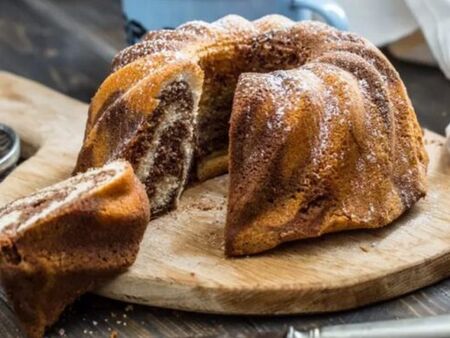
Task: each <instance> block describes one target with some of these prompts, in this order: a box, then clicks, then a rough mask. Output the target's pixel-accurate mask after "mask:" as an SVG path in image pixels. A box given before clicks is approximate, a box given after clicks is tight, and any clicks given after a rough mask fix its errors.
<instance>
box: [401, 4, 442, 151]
mask: <svg viewBox="0 0 450 338" xmlns="http://www.w3.org/2000/svg"><path fill="white" fill-rule="evenodd" d="M406 3H407V5H408V6H409V8H410V9H411V12H413V14H414V16H415V17H416V20H417V22H418V23H419V25H420V28H421V29H422V32H423V34H424V35H425V38H426V40H427V43H428V46H429V47H430V49H431V51H432V53H433V55H434V58H435V59H436V61H437V63H438V64H439V67H440V68H441V69H442V71H443V72H444V74H445V76H446V77H447V78H448V79H450V0H433V1H430V0H406ZM448 94H450V93H447V95H448ZM445 133H446V135H447V142H446V143H447V144H446V147H447V150H448V151H449V152H450V124H449V125H448V126H447V128H446V129H445Z"/></svg>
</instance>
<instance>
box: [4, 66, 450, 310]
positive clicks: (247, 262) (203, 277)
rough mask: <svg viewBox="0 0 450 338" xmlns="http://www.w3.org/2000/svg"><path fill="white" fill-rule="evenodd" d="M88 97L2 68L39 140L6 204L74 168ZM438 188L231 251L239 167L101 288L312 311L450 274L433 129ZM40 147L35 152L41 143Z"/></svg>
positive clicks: (440, 154)
mask: <svg viewBox="0 0 450 338" xmlns="http://www.w3.org/2000/svg"><path fill="white" fill-rule="evenodd" d="M85 111H87V107H86V105H84V104H82V103H79V102H76V101H74V100H72V99H69V98H66V97H64V96H62V95H61V94H58V93H55V92H53V91H51V90H49V89H46V88H44V87H42V86H40V85H38V84H36V83H33V82H31V81H28V80H24V79H21V78H18V77H16V76H13V75H10V74H6V73H3V74H0V122H4V123H7V124H9V125H11V126H12V127H13V128H15V129H16V130H18V132H19V133H20V135H21V137H22V139H23V140H24V145H25V149H34V150H37V149H39V151H38V152H36V153H35V155H34V156H33V157H31V158H30V159H29V160H27V161H25V162H24V163H23V164H22V165H21V166H20V167H18V168H17V169H16V170H15V171H14V172H13V173H12V174H11V175H10V176H8V178H7V179H6V180H5V181H4V182H3V183H2V184H1V185H0V203H1V204H3V203H6V202H7V201H10V200H12V199H14V198H17V197H19V196H23V195H25V194H27V193H30V192H31V191H34V190H36V189H38V188H41V187H43V186H45V185H48V184H50V183H53V182H56V181H58V180H60V179H63V178H64V177H67V176H68V175H69V173H70V171H71V170H72V167H73V165H74V161H75V158H76V154H77V150H78V148H79V146H80V144H81V139H82V133H83V125H84V120H85V118H86V115H85ZM426 139H427V150H428V153H429V155H430V160H431V163H430V167H429V185H430V187H429V193H428V195H427V197H426V199H424V200H422V201H421V202H419V203H418V204H417V205H416V206H415V207H414V208H413V209H412V210H410V211H409V212H407V213H406V214H405V215H404V216H402V217H401V218H400V219H399V220H398V221H396V222H395V223H394V224H392V225H389V226H387V227H385V228H383V229H378V230H359V231H352V232H345V233H340V234H333V235H328V236H325V237H323V238H320V239H313V240H304V241H298V242H293V243H289V244H286V245H283V246H281V247H279V248H277V249H275V250H272V251H271V252H267V253H265V254H261V255H258V256H253V257H245V258H236V259H228V258H225V257H224V254H223V239H222V238H223V227H224V221H225V212H226V192H227V176H222V177H218V178H215V179H212V180H210V181H207V182H205V183H203V184H201V185H198V186H196V187H193V188H191V189H189V190H188V191H186V192H185V194H184V195H183V198H182V200H181V205H180V207H179V209H178V210H177V211H175V212H172V213H170V214H168V215H166V216H163V217H161V218H159V219H156V220H154V221H152V222H151V223H150V224H149V226H148V229H147V232H146V234H145V238H144V240H143V243H142V245H141V250H140V253H139V256H138V258H137V261H136V263H135V264H134V265H133V266H132V267H131V268H130V269H129V270H128V271H127V272H126V273H124V274H122V275H120V276H119V277H117V278H116V279H115V280H113V281H111V282H110V283H109V284H107V285H105V286H104V287H103V288H102V289H100V290H98V293H99V294H101V295H104V296H107V297H111V298H115V299H121V300H125V301H128V302H136V303H141V304H148V305H154V306H161V307H168V308H176V309H184V310H190V311H198V312H214V313H228V314H282V313H310V312H326V311H336V310H343V309H350V308H354V307H358V306H362V305H365V304H369V303H373V302H377V301H381V300H385V299H388V298H392V297H395V296H398V295H402V294H404V293H407V292H410V291H412V290H415V289H418V288H421V287H423V286H426V285H429V284H431V283H434V282H437V281H438V280H441V279H443V278H445V277H448V276H450V159H449V156H448V154H447V153H446V152H445V149H444V147H443V146H442V145H443V140H444V139H443V137H441V136H439V135H437V134H434V133H432V132H428V131H427V132H426ZM30 153H31V151H30Z"/></svg>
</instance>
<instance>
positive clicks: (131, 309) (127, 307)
mask: <svg viewBox="0 0 450 338" xmlns="http://www.w3.org/2000/svg"><path fill="white" fill-rule="evenodd" d="M133 310H134V307H133V305H131V304H128V305H127V306H125V312H131V311H133Z"/></svg>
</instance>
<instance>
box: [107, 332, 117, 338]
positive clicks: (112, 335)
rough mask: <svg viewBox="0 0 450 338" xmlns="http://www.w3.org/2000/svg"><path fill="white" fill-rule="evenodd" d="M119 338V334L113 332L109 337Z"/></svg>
mask: <svg viewBox="0 0 450 338" xmlns="http://www.w3.org/2000/svg"><path fill="white" fill-rule="evenodd" d="M118 337H119V334H118V333H117V331H113V332H111V334H110V336H109V338H118Z"/></svg>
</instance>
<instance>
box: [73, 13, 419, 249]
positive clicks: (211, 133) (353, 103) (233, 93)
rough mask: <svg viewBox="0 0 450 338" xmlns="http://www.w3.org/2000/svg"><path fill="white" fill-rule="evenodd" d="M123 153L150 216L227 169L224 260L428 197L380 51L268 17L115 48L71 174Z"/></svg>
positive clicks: (401, 93) (377, 222)
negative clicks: (119, 49)
mask: <svg viewBox="0 0 450 338" xmlns="http://www.w3.org/2000/svg"><path fill="white" fill-rule="evenodd" d="M280 70H283V71H287V72H286V73H285V72H278V71H280ZM288 70H292V71H291V72H290V71H288ZM249 72H250V73H252V74H251V75H242V74H244V73H249ZM269 72H275V73H273V74H266V75H257V74H255V73H269ZM240 76H241V77H242V78H241V81H240V83H239V86H238V87H237V89H236V85H237V83H238V79H239V77H240ZM295 93H300V96H299V97H297V96H296V95H294V94H295ZM233 97H235V102H234V105H233ZM232 107H234V108H233V109H232ZM313 109H314V113H312V110H313ZM230 116H231V129H230V127H229V120H230ZM228 134H229V135H230V137H231V144H230V145H229V137H228ZM228 146H229V150H228ZM338 155H339V156H341V157H339V156H338ZM228 156H229V159H228ZM367 156H368V158H366V157H367ZM121 157H123V158H125V159H127V160H129V161H130V162H131V164H132V165H133V167H134V168H135V170H136V172H137V175H138V177H139V178H140V179H141V180H142V182H144V184H145V185H146V189H147V193H148V196H149V198H150V201H151V209H152V214H157V213H159V212H164V211H167V210H170V209H172V208H174V207H176V203H177V199H178V198H179V196H180V193H181V192H182V190H183V188H184V186H185V184H186V182H187V181H188V180H196V179H198V180H204V179H207V178H209V177H213V176H215V175H219V174H221V173H224V172H226V171H227V170H228V165H230V188H229V190H230V201H229V210H228V222H227V227H226V235H225V237H226V242H227V243H226V248H227V249H226V252H227V253H228V254H229V255H241V254H248V253H256V252H259V251H262V250H265V249H268V248H271V247H273V246H275V245H277V244H278V243H280V242H283V241H287V240H292V239H295V238H302V237H312V236H317V235H320V234H322V233H325V232H330V231H337V230H343V229H348V228H356V227H375V226H382V225H385V224H387V223H388V222H390V221H392V220H393V219H395V217H397V216H398V215H400V214H401V212H403V211H404V210H405V209H407V208H409V207H410V206H411V205H412V204H413V203H414V202H415V201H417V200H418V199H419V198H420V197H421V196H423V195H424V194H425V190H426V184H425V172H426V166H427V155H426V153H425V151H424V147H423V141H422V133H421V130H420V128H419V125H418V123H417V120H416V116H415V113H414V110H413V108H412V106H411V103H410V100H409V98H408V96H407V93H406V90H405V88H404V85H403V83H402V81H401V80H400V78H399V75H398V74H397V72H396V71H395V69H394V68H393V66H392V65H391V64H390V62H389V61H388V60H387V59H386V58H385V56H384V55H383V54H382V53H381V52H380V51H379V50H378V49H377V48H376V47H375V46H373V45H372V44H371V43H370V42H368V41H367V40H365V39H363V38H361V37H358V36H357V35H355V34H352V33H348V32H340V31H338V30H336V29H334V28H331V27H329V26H327V25H325V24H323V23H318V22H311V21H304V22H300V23H295V22H293V21H291V20H289V19H287V18H285V17H281V16H276V15H272V16H268V17H264V18H261V19H259V20H256V21H254V22H249V21H247V20H245V19H243V18H241V17H238V16H227V17H224V18H222V19H220V20H218V21H216V22H214V23H212V24H208V23H205V22H200V21H195V22H189V23H186V24H184V25H182V26H180V27H178V28H177V29H175V30H161V31H154V32H149V33H148V34H147V35H146V36H145V37H144V39H143V41H142V42H140V43H138V44H136V45H134V46H131V47H129V48H127V49H125V50H123V51H122V52H120V53H119V54H118V55H117V56H116V58H115V59H114V61H113V72H112V74H111V75H110V76H109V77H108V78H107V79H106V80H105V82H104V83H103V84H102V86H101V87H100V89H99V90H98V92H97V93H96V95H95V96H94V98H93V100H92V104H91V106H90V111H89V117H88V121H87V125H86V133H85V140H84V144H83V147H82V149H81V152H80V154H79V157H78V162H77V165H76V168H75V172H79V171H85V170H87V169H88V168H90V167H95V166H101V165H103V164H104V163H106V162H107V161H110V160H113V159H116V158H121ZM191 168H192V169H191ZM355 170H359V171H358V175H356V173H355ZM350 173H352V174H351V175H350ZM275 182H277V183H275ZM342 182H345V184H344V183H342ZM362 182H364V184H362ZM358 184H359V185H358ZM363 189H365V190H363ZM357 190H358V193H357V194H355V191H357ZM359 195H363V196H364V199H363V198H356V197H355V196H359ZM264 234H267V235H264Z"/></svg>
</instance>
